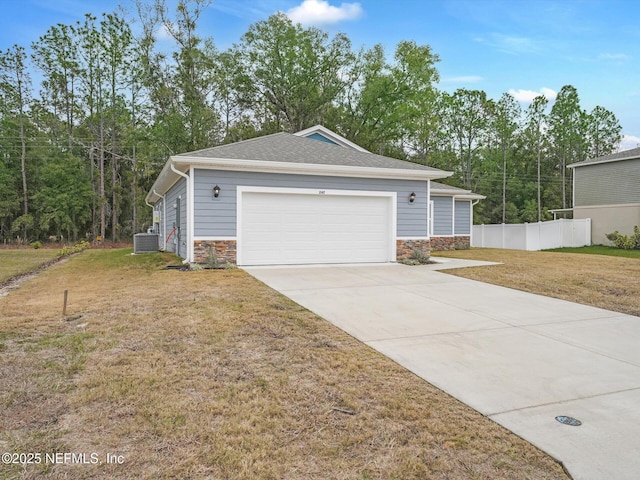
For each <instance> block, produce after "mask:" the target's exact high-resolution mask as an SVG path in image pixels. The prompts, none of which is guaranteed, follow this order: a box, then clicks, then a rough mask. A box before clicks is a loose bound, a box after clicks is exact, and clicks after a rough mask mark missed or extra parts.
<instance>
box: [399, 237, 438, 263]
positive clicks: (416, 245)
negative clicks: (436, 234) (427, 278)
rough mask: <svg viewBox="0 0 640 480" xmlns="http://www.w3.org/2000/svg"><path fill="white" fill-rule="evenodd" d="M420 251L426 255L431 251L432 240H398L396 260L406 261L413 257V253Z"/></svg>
mask: <svg viewBox="0 0 640 480" xmlns="http://www.w3.org/2000/svg"><path fill="white" fill-rule="evenodd" d="M414 250H418V251H419V252H422V253H424V254H426V255H429V252H430V251H431V241H430V240H396V260H397V261H400V260H404V259H406V258H410V257H411V255H413V251H414Z"/></svg>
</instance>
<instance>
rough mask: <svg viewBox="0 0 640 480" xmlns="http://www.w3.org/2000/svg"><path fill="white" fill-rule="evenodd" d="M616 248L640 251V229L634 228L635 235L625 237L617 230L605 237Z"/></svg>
mask: <svg viewBox="0 0 640 480" xmlns="http://www.w3.org/2000/svg"><path fill="white" fill-rule="evenodd" d="M605 236H606V237H607V238H608V239H609V240H610V241H611V242H613V245H614V246H615V247H616V248H621V249H623V250H640V227H638V225H636V226H635V227H633V235H624V234H622V233H620V232H618V231H617V230H616V231H615V232H612V233H607V234H606V235H605Z"/></svg>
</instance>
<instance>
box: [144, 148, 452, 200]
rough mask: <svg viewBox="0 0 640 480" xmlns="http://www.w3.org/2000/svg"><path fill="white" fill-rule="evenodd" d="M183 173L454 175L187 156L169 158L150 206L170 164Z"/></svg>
mask: <svg viewBox="0 0 640 480" xmlns="http://www.w3.org/2000/svg"><path fill="white" fill-rule="evenodd" d="M172 163H173V165H174V167H175V168H176V169H178V170H180V171H182V172H186V171H187V170H189V168H190V167H194V168H207V169H215V170H230V171H245V172H262V173H284V174H290V175H323V176H332V177H355V178H386V179H395V180H424V181H427V180H435V179H438V178H446V177H449V176H451V175H452V174H453V172H446V171H444V170H437V169H433V170H412V169H403V168H380V167H358V166H351V165H324V164H312V163H292V162H272V161H263V160H238V159H230V158H202V157H189V156H183V155H180V156H174V157H171V158H170V159H169V160H168V161H167V163H166V164H165V166H164V168H163V169H162V172H160V175H158V178H157V179H156V181H155V182H154V184H153V186H152V187H151V190H150V191H149V193H148V194H147V197H146V200H147V202H149V203H154V202H157V201H158V200H159V199H160V195H163V194H164V193H165V192H166V191H167V190H169V188H171V186H172V185H173V184H174V183H175V182H176V181H177V180H178V178H179V176H178V175H177V174H176V173H175V172H173V171H171V168H170V165H171V164H172Z"/></svg>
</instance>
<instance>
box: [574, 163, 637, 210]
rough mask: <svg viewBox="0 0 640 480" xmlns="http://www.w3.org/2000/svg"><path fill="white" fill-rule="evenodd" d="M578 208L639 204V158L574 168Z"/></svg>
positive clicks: (576, 204)
mask: <svg viewBox="0 0 640 480" xmlns="http://www.w3.org/2000/svg"><path fill="white" fill-rule="evenodd" d="M574 175H575V205H574V206H575V207H586V206H592V205H616V204H624V203H640V159H634V160H621V161H618V162H609V163H600V164H595V165H585V166H582V167H576V168H575V169H574Z"/></svg>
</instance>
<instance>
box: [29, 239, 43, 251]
mask: <svg viewBox="0 0 640 480" xmlns="http://www.w3.org/2000/svg"><path fill="white" fill-rule="evenodd" d="M29 245H31V248H33V249H35V250H37V249H39V248H41V247H42V244H41V243H40V242H39V241H37V240H36V241H35V242H31V243H30V244H29Z"/></svg>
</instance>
